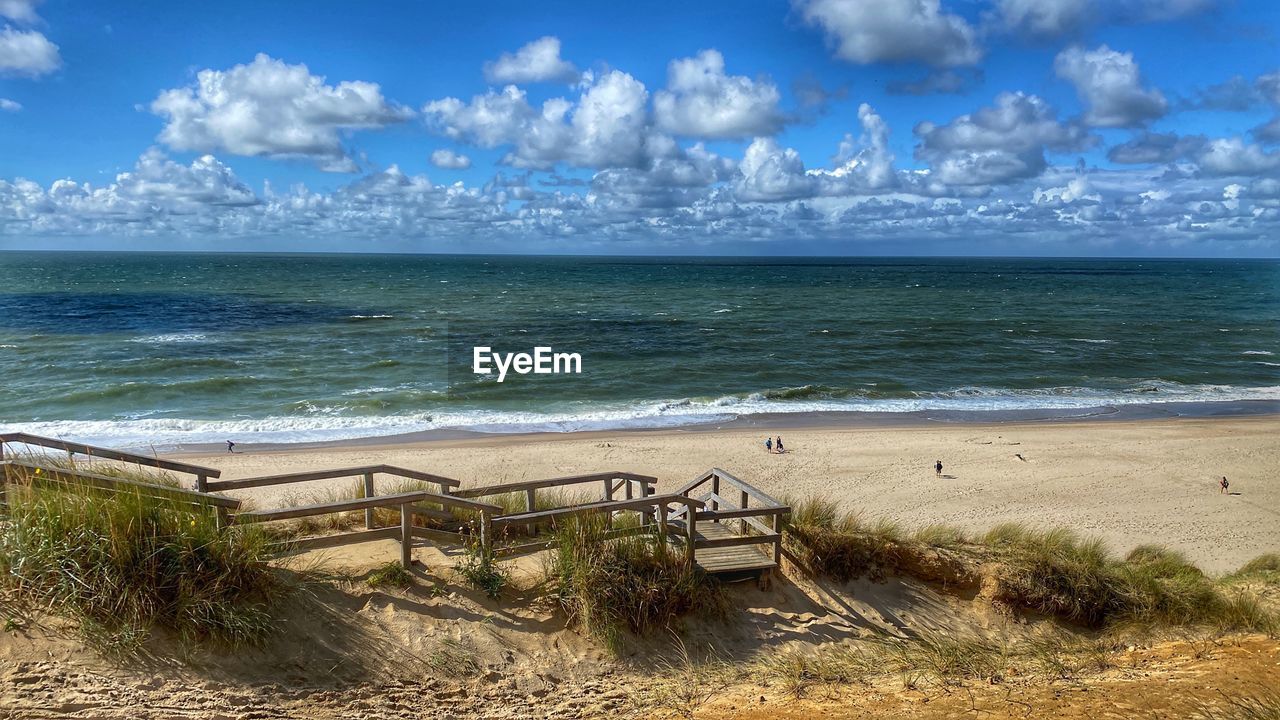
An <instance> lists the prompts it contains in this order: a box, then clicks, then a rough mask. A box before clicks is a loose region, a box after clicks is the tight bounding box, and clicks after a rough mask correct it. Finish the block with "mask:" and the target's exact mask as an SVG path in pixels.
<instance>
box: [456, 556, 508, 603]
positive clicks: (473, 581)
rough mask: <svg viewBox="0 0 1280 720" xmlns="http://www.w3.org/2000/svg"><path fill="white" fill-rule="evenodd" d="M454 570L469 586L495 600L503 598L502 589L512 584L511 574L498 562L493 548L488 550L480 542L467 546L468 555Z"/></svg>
mask: <svg viewBox="0 0 1280 720" xmlns="http://www.w3.org/2000/svg"><path fill="white" fill-rule="evenodd" d="M454 569H455V570H457V571H458V574H459V575H461V576H462V578H463V579H464V580H466V581H467V584H468V585H470V586H471V587H473V588H476V589H477V590H481V591H483V592H484V594H485V595H487V596H488V597H490V598H492V599H494V600H497V599H498V598H499V597H501V595H502V589H503V588H504V587H506V586H507V585H508V584H510V582H511V572H510V571H509V570H508V569H507V568H506V567H503V565H502V564H501V563H499V562H498V558H497V554H496V553H495V552H494V550H493V548H489V549H487V550H486V549H485V548H483V547H481V546H480V543H479V542H475V543H472V544H471V545H469V546H467V553H466V555H465V556H463V559H462V561H461V562H459V563H458V564H457V565H455V566H454Z"/></svg>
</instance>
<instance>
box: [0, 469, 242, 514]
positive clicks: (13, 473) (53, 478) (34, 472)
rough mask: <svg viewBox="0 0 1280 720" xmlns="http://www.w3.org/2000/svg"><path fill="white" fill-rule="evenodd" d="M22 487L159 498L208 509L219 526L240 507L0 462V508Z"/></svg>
mask: <svg viewBox="0 0 1280 720" xmlns="http://www.w3.org/2000/svg"><path fill="white" fill-rule="evenodd" d="M17 483H24V484H29V485H39V486H46V487H59V486H63V487H65V486H69V485H70V486H82V487H89V488H94V489H96V490H103V491H106V492H133V493H137V494H139V495H141V496H143V497H152V498H159V499H163V500H170V501H175V502H179V503H184V504H189V505H192V506H196V507H208V508H212V509H213V510H214V511H215V512H216V513H217V514H218V521H219V523H220V524H221V525H222V526H223V527H225V526H226V525H227V522H228V520H227V516H228V513H229V512H230V511H232V510H236V509H238V508H239V507H240V501H239V500H236V499H234V498H226V497H219V496H217V495H209V494H207V493H202V492H196V491H194V490H184V489H182V488H176V487H170V486H168V485H159V484H156V483H147V482H141V481H137V480H127V479H125V478H118V477H111V476H109V475H102V474H100V473H93V472H87V471H84V470H75V469H71V468H63V467H58V466H56V465H41V464H39V463H33V462H27V461H22V460H4V461H0V504H3V503H4V501H5V499H6V497H5V495H6V494H5V492H4V490H5V486H7V485H10V484H17Z"/></svg>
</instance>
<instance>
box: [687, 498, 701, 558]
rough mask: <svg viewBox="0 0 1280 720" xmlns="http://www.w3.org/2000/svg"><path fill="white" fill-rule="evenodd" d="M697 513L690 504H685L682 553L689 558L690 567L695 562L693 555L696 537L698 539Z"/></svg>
mask: <svg viewBox="0 0 1280 720" xmlns="http://www.w3.org/2000/svg"><path fill="white" fill-rule="evenodd" d="M697 512H698V511H697V510H695V509H694V507H693V504H692V503H685V505H684V516H685V519H686V521H687V522H686V523H685V528H684V543H685V549H684V551H685V553H686V555H687V556H688V558H689V566H690V567H692V566H693V565H694V563H696V562H697V558H696V555H695V551H696V549H697V547H696V543H697V537H698V519H697Z"/></svg>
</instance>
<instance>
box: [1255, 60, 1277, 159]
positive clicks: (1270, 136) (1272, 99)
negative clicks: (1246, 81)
mask: <svg viewBox="0 0 1280 720" xmlns="http://www.w3.org/2000/svg"><path fill="white" fill-rule="evenodd" d="M1254 86H1255V87H1257V89H1258V93H1259V94H1260V95H1261V96H1262V98H1263V100H1264V101H1266V102H1267V103H1269V104H1270V105H1271V106H1272V107H1273V108H1274V109H1275V110H1276V115H1275V117H1273V118H1271V119H1270V120H1268V121H1267V122H1265V123H1263V124H1261V125H1259V126H1258V127H1256V128H1254V129H1253V131H1252V132H1253V136H1254V137H1255V138H1257V139H1258V140H1259V141H1261V142H1266V143H1280V70H1276V71H1275V72H1270V73H1267V74H1265V75H1261V76H1259V77H1258V79H1257V80H1256V81H1254Z"/></svg>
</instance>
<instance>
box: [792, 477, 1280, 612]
mask: <svg viewBox="0 0 1280 720" xmlns="http://www.w3.org/2000/svg"><path fill="white" fill-rule="evenodd" d="M792 507H793V508H794V510H793V513H792V515H791V517H790V518H789V519H788V524H787V531H788V532H787V535H786V544H787V548H788V551H789V554H790V555H791V556H792V557H794V558H795V559H796V560H797V561H798V562H799V564H800V565H801V566H802V567H804V568H805V569H807V570H808V571H809V572H812V573H815V574H818V575H822V576H824V577H829V578H832V579H834V580H837V581H840V582H847V581H849V580H852V579H855V578H858V577H864V576H866V577H870V578H872V579H873V580H879V579H883V578H884V577H886V576H887V575H890V574H906V575H911V574H922V573H923V574H924V575H925V577H924V578H923V579H926V580H938V579H941V580H944V581H950V582H957V583H961V584H964V583H969V584H976V583H977V582H978V581H983V580H984V579H985V583H984V584H985V587H986V589H985V590H984V591H985V592H988V593H989V594H990V596H991V597H990V599H991V600H993V601H995V602H998V603H1003V604H1005V605H1008V606H1011V607H1017V608H1022V609H1026V610H1033V611H1036V612H1040V613H1044V614H1047V615H1052V616H1055V617H1059V618H1063V619H1066V620H1070V621H1073V622H1077V623H1080V624H1082V625H1085V626H1089V627H1103V626H1107V625H1114V624H1121V623H1124V624H1139V625H1141V624H1147V625H1161V626H1169V625H1212V626H1216V627H1219V628H1221V629H1223V630H1245V631H1258V632H1265V633H1269V634H1275V633H1276V632H1277V631H1278V630H1280V623H1278V621H1277V617H1276V614H1275V613H1274V612H1273V611H1272V610H1270V609H1268V608H1266V607H1264V606H1263V604H1262V603H1260V602H1259V600H1258V598H1257V597H1256V596H1255V595H1253V594H1250V593H1246V592H1243V591H1239V590H1236V591H1233V590H1232V588H1231V585H1232V584H1233V583H1236V582H1239V581H1241V580H1243V579H1246V578H1252V579H1255V580H1257V579H1264V580H1265V579H1268V578H1274V577H1276V576H1277V575H1280V557H1277V556H1275V555H1265V556H1262V557H1260V558H1258V559H1257V560H1255V561H1253V562H1252V563H1250V564H1249V565H1247V566H1245V567H1244V568H1242V569H1241V570H1240V572H1238V573H1235V574H1233V575H1232V576H1228V577H1227V578H1224V579H1222V580H1215V579H1214V578H1211V577H1209V576H1208V575H1206V574H1205V573H1204V572H1202V571H1201V570H1200V569H1199V568H1197V567H1196V566H1195V565H1193V564H1192V563H1190V562H1189V561H1188V560H1187V559H1186V558H1185V557H1184V556H1183V555H1181V554H1180V553H1177V552H1174V551H1171V550H1169V549H1167V548H1163V547H1159V546H1154V545H1147V546H1141V547H1138V548H1135V549H1134V550H1133V551H1132V552H1130V553H1129V554H1128V555H1127V556H1125V557H1124V558H1123V559H1121V558H1117V557H1115V556H1114V555H1112V553H1111V552H1110V550H1109V549H1108V548H1107V546H1106V545H1105V543H1103V542H1102V541H1101V540H1099V539H1096V538H1084V537H1081V536H1079V535H1078V534H1076V533H1075V532H1073V531H1071V530H1068V529H1064V528H1053V529H1045V530H1041V529H1036V528H1032V527H1029V526H1027V525H1024V524H1019V523H1004V524H1001V525H997V526H995V527H993V528H991V529H990V530H989V531H987V532H986V533H984V534H982V535H980V536H977V537H970V536H969V535H968V534H966V533H964V532H962V531H960V530H958V529H954V528H949V527H947V526H944V525H931V526H928V527H925V528H923V529H921V530H918V531H916V532H915V533H907V532H905V531H903V529H902V528H901V527H899V526H898V525H897V524H896V523H893V522H891V521H887V520H884V519H875V520H870V521H868V520H864V519H863V518H862V517H860V516H859V515H858V514H856V513H852V512H846V511H842V510H841V508H840V507H839V506H838V505H837V504H835V503H833V502H831V501H828V500H823V499H819V498H805V499H801V500H798V501H793V502H792ZM943 560H945V561H948V562H943ZM925 569H927V571H926V570H925ZM938 573H941V574H942V576H941V577H938V575H937V574H938Z"/></svg>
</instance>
